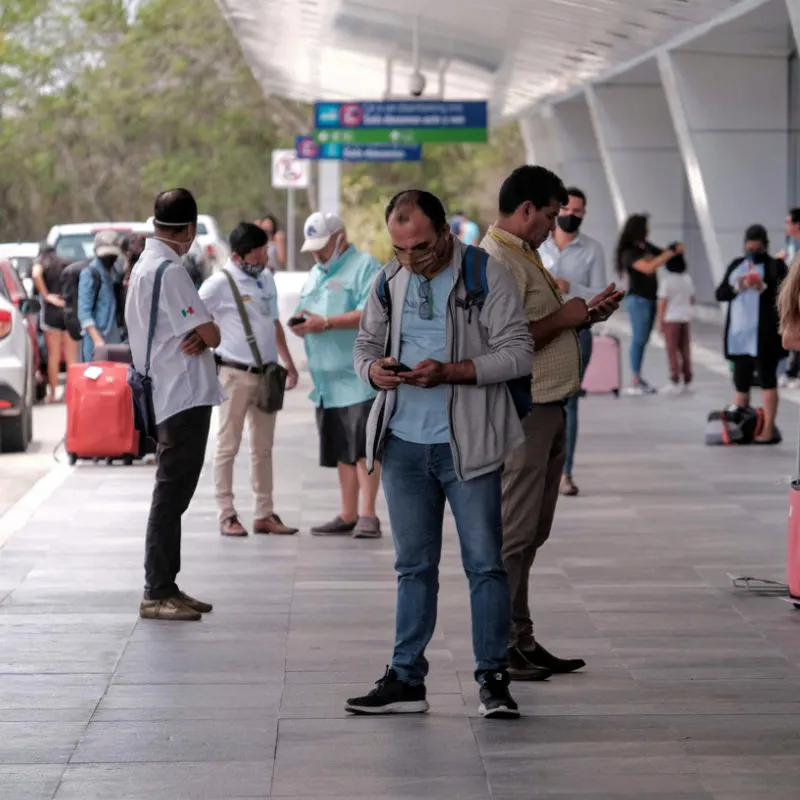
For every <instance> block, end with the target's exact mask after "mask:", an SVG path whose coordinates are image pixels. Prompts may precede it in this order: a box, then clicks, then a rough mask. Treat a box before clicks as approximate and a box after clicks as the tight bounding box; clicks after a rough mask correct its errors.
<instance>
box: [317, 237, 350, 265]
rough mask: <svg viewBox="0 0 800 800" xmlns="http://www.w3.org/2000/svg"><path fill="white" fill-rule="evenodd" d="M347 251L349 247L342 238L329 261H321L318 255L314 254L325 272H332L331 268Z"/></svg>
mask: <svg viewBox="0 0 800 800" xmlns="http://www.w3.org/2000/svg"><path fill="white" fill-rule="evenodd" d="M346 252H347V248H346V247H344V246H343V243H342V241H341V240H340V241H339V243H338V244H337V245H336V249H335V250H334V251H333V255H332V256H331V257H330V258H329V259H328V260H327V261H320V260H319V259H318V258H317V257H316V256H314V260H315V261H316V262H317V264H318V265H319V266H320V267H321V268H322V269H323V270H324V271H325V272H330V271H331V269H332V268H333V267H335V266H336V265H337V264H338V263H339V262H340V261H341V260H342V256H344V254H345V253H346Z"/></svg>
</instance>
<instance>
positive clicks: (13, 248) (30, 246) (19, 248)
mask: <svg viewBox="0 0 800 800" xmlns="http://www.w3.org/2000/svg"><path fill="white" fill-rule="evenodd" d="M38 256H39V244H38V242H6V243H5V244H0V261H6V260H7V261H10V262H11V266H12V267H14V269H15V270H16V272H17V275H19V277H20V280H21V281H22V285H23V286H24V287H25V291H26V292H27V293H28V297H33V295H34V294H35V291H34V288H35V287H34V285H33V265H34V263H35V262H36V259H37V257H38Z"/></svg>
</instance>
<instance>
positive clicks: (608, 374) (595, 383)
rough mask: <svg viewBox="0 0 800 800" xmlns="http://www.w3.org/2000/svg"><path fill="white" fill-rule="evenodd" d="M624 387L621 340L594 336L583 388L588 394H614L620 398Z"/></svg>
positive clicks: (613, 337)
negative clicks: (620, 392) (621, 388)
mask: <svg viewBox="0 0 800 800" xmlns="http://www.w3.org/2000/svg"><path fill="white" fill-rule="evenodd" d="M621 386H622V365H621V357H620V345H619V339H617V337H616V336H599V335H597V336H594V337H593V338H592V357H591V358H590V359H589V363H588V364H587V366H586V372H585V373H584V375H583V383H582V384H581V388H582V389H583V391H584V392H586V393H587V394H609V393H610V394H613V395H616V396H617V397H619V390H620V387H621Z"/></svg>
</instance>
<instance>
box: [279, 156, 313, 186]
mask: <svg viewBox="0 0 800 800" xmlns="http://www.w3.org/2000/svg"><path fill="white" fill-rule="evenodd" d="M309 174H310V167H309V162H308V161H307V160H304V159H301V158H298V157H297V153H296V152H295V151H294V150H273V151H272V186H273V188H275V189H307V188H308V181H309Z"/></svg>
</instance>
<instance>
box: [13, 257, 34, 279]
mask: <svg viewBox="0 0 800 800" xmlns="http://www.w3.org/2000/svg"><path fill="white" fill-rule="evenodd" d="M9 261H11V266H12V267H14V269H15V270H16V271H17V274H18V275H19V276H20V278H30V277H31V273H32V272H33V262H34V259H32V258H30V257H28V256H11V258H10V259H9Z"/></svg>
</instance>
